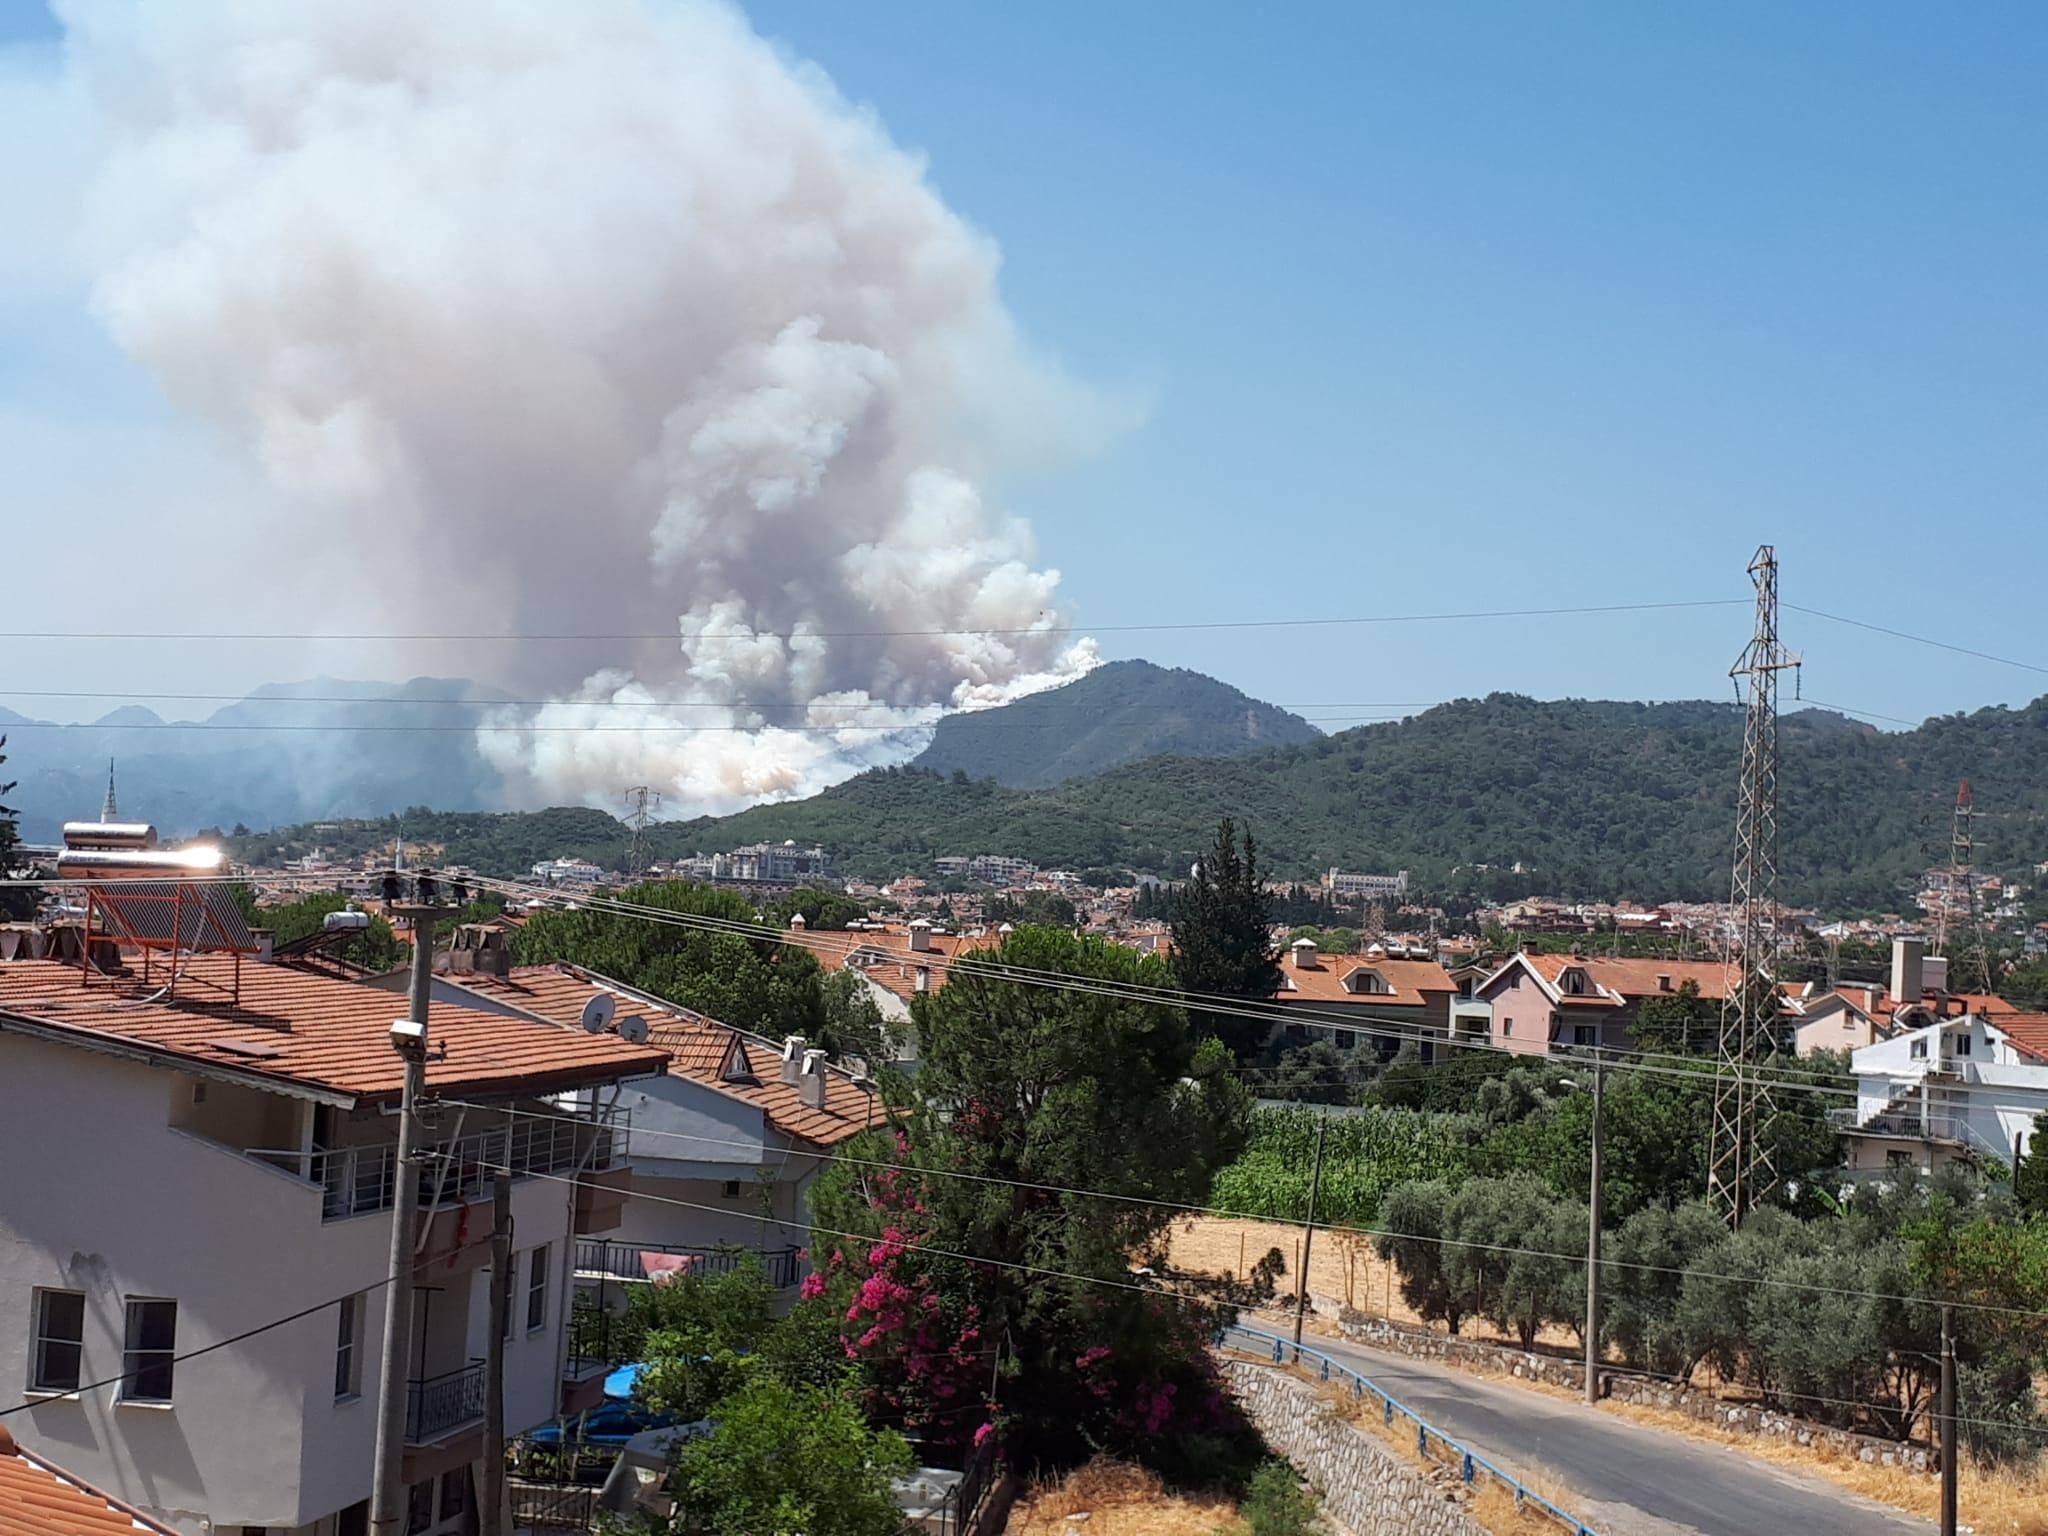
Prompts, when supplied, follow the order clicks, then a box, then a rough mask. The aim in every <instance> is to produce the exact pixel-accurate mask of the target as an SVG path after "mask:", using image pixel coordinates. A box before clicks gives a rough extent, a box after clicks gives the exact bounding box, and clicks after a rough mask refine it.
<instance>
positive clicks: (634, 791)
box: [626, 784, 661, 880]
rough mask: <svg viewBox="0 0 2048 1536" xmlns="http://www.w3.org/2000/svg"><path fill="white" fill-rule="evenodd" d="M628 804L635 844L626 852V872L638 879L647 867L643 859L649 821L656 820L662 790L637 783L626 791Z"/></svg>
mask: <svg viewBox="0 0 2048 1536" xmlns="http://www.w3.org/2000/svg"><path fill="white" fill-rule="evenodd" d="M626 806H627V810H626V825H627V826H629V827H631V828H632V829H633V846H632V847H631V848H630V849H629V850H627V853H626V873H627V874H629V875H631V876H632V877H633V878H634V879H636V880H637V879H639V878H640V875H641V874H642V872H643V871H644V870H645V869H646V868H647V866H646V864H645V862H644V860H643V855H644V853H645V851H646V847H645V845H646V841H647V823H649V822H650V821H652V820H654V813H655V811H656V810H658V809H659V808H660V806H661V791H660V790H658V789H656V788H654V786H653V785H651V784H635V785H633V786H631V787H630V788H629V789H627V791H626Z"/></svg>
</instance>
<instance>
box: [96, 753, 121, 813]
mask: <svg viewBox="0 0 2048 1536" xmlns="http://www.w3.org/2000/svg"><path fill="white" fill-rule="evenodd" d="M120 819H121V807H120V806H118V805H117V804H115V803H114V760H113V759H112V758H111V757H110V758H108V759H107V799H106V803H105V804H103V805H102V806H101V807H100V821H101V822H102V824H104V823H106V822H110V821H119V820H120Z"/></svg>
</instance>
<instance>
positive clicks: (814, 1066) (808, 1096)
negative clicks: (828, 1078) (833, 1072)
mask: <svg viewBox="0 0 2048 1536" xmlns="http://www.w3.org/2000/svg"><path fill="white" fill-rule="evenodd" d="M797 1092H798V1094H799V1095H801V1097H802V1098H803V1101H804V1103H806V1104H808V1105H809V1106H810V1107H811V1108H812V1109H823V1108H824V1107H825V1053H824V1052H823V1051H805V1052H804V1057H803V1062H802V1064H801V1065H800V1066H799V1067H798V1069H797Z"/></svg>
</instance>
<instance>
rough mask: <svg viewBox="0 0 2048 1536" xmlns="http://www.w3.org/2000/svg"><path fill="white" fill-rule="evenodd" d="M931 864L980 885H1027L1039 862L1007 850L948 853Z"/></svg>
mask: <svg viewBox="0 0 2048 1536" xmlns="http://www.w3.org/2000/svg"><path fill="white" fill-rule="evenodd" d="M932 864H933V867H934V868H936V869H937V870H938V872H939V873H940V874H941V875H944V876H951V877H952V878H954V879H956V880H972V881H975V882H976V883H978V884H981V885H1003V886H1008V885H1024V884H1026V883H1027V882H1029V881H1030V880H1031V879H1032V877H1033V876H1035V875H1036V874H1037V873H1038V866H1037V865H1036V864H1033V863H1032V862H1031V861H1030V860H1029V859H1015V858H1011V857H1010V856H1009V855H1008V854H1005V853H976V854H962V853H949V854H943V855H941V856H940V857H938V858H936V859H934V860H932Z"/></svg>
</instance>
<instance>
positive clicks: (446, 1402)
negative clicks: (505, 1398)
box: [405, 1360, 484, 1445]
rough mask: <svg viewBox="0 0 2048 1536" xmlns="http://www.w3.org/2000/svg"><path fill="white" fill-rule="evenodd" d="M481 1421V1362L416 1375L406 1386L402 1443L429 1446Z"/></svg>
mask: <svg viewBox="0 0 2048 1536" xmlns="http://www.w3.org/2000/svg"><path fill="white" fill-rule="evenodd" d="M483 1420H484V1363H483V1361H481V1360H472V1361H470V1363H469V1364H468V1365H465V1366H463V1367H462V1368H461V1369H460V1370H454V1371H443V1372H442V1373H441V1374H440V1375H439V1376H425V1377H418V1378H415V1379H414V1380H412V1381H409V1382H407V1383H406V1388H405V1443H406V1444H407V1445H432V1444H433V1443H434V1442H435V1441H437V1440H446V1439H447V1438H448V1437H449V1436H451V1435H453V1434H455V1433H457V1432H458V1431H460V1430H463V1429H467V1428H469V1427H471V1426H472V1425H476V1424H481V1423H483Z"/></svg>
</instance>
